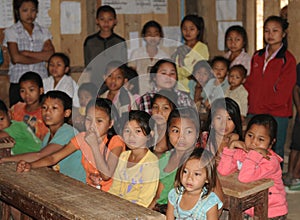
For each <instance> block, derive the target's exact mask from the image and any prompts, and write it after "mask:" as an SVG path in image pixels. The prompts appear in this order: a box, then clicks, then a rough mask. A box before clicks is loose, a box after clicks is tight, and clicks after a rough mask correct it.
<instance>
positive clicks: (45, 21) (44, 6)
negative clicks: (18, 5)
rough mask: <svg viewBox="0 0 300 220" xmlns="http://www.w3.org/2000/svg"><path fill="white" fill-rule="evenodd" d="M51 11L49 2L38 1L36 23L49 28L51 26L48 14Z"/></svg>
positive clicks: (45, 0)
mask: <svg viewBox="0 0 300 220" xmlns="http://www.w3.org/2000/svg"><path fill="white" fill-rule="evenodd" d="M50 9H51V0H43V1H39V11H38V14H37V17H36V21H37V22H38V23H39V24H40V25H42V26H44V27H47V28H49V27H50V26H51V18H50V16H49V14H48V12H49V10H50Z"/></svg>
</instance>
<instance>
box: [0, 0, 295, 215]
mask: <svg viewBox="0 0 300 220" xmlns="http://www.w3.org/2000/svg"><path fill="white" fill-rule="evenodd" d="M37 8H38V2H37V1H36V0H28V1H22V3H21V4H20V5H18V7H17V15H18V19H19V21H18V23H17V24H16V25H15V26H16V27H15V26H13V27H12V28H10V29H8V30H7V32H6V38H5V41H6V43H7V46H8V49H9V51H10V54H11V61H12V62H11V67H10V74H11V76H13V75H14V74H16V73H18V75H16V77H11V79H12V80H13V81H11V82H12V83H14V84H12V85H11V86H12V87H11V88H14V89H16V88H17V91H18V94H20V97H21V98H22V100H23V102H18V103H15V104H13V105H12V106H11V108H10V109H9V110H8V109H7V107H6V106H5V104H4V103H2V102H0V108H1V109H0V116H1V120H0V130H1V132H0V138H6V140H8V141H13V142H14V143H15V146H14V148H13V149H12V154H13V155H12V156H11V157H5V158H0V163H4V162H8V161H15V162H18V164H17V171H18V172H24V171H29V170H30V169H33V168H38V167H44V166H52V167H53V169H54V170H56V171H59V172H61V173H63V174H65V175H68V176H70V177H72V178H75V179H77V180H79V181H82V182H85V183H87V184H89V185H91V186H93V187H95V188H97V189H101V190H103V191H106V192H109V193H112V194H115V195H117V196H119V197H121V198H124V199H127V200H129V201H131V202H133V203H136V204H139V205H142V206H144V207H149V208H151V209H154V210H157V211H159V212H162V213H164V214H166V216H167V219H174V218H177V219H217V218H218V216H219V215H220V213H222V201H223V193H222V189H221V185H220V182H219V180H218V176H217V170H218V172H219V173H220V174H222V175H228V174H230V173H232V172H235V171H238V172H239V176H238V178H239V180H240V181H241V182H249V181H254V180H257V179H262V178H269V179H272V180H273V181H274V186H273V187H271V188H270V193H269V195H268V196H269V212H268V217H269V218H270V219H278V220H279V219H286V215H287V202H286V198H285V190H284V185H283V181H282V171H281V166H280V165H281V162H282V156H283V155H281V153H280V155H277V154H276V153H275V152H277V151H276V150H275V152H274V151H273V150H272V147H274V146H276V142H277V139H278V138H277V137H278V135H279V134H280V132H281V130H280V129H284V126H285V123H286V118H287V117H289V116H290V115H291V104H292V103H291V97H290V95H288V94H287V93H288V92H289V91H290V90H291V89H292V86H293V85H292V84H293V82H294V79H295V77H293V76H292V74H293V73H295V71H296V68H295V70H293V67H295V59H294V58H293V56H292V55H291V54H290V53H289V52H288V51H287V49H286V45H285V44H284V43H282V42H284V41H283V39H284V38H285V30H286V28H287V27H286V24H285V23H284V21H283V20H281V19H280V18H279V17H277V16H272V17H269V18H268V19H267V20H266V21H265V24H264V30H265V31H264V36H265V41H266V43H267V46H266V48H264V49H263V50H260V51H258V52H257V53H255V54H254V56H253V58H252V62H251V63H250V59H251V57H250V56H249V55H248V54H247V53H246V52H247V43H248V42H247V35H246V32H245V30H244V28H242V27H241V26H232V27H230V28H229V29H228V30H227V32H226V34H225V45H226V50H227V53H226V55H225V56H215V57H214V58H213V59H212V60H211V61H208V58H209V52H208V48H207V46H206V44H205V43H203V31H204V21H203V19H202V18H201V17H199V16H196V15H187V16H186V17H185V18H184V19H183V20H182V23H181V31H182V35H183V38H184V40H185V44H184V45H182V46H180V47H178V48H177V50H176V52H175V53H174V54H173V55H172V56H168V55H167V54H166V53H164V52H163V51H162V50H161V49H160V48H159V44H160V40H161V38H162V37H163V32H162V28H161V26H160V25H159V23H157V22H155V21H149V22H148V23H146V24H145V26H144V28H143V30H142V36H143V38H144V39H145V42H146V46H145V48H143V49H139V50H136V51H134V53H133V54H132V58H133V59H137V58H142V59H141V60H139V59H137V60H134V62H133V60H131V61H129V62H128V63H127V55H124V54H123V52H124V48H125V49H126V44H125V42H124V39H122V38H120V37H119V36H117V35H116V34H114V33H113V27H114V26H115V25H116V13H115V11H114V9H113V8H111V7H110V6H101V7H100V8H99V9H98V11H97V24H98V25H99V27H100V31H99V32H98V33H97V34H95V35H93V36H90V37H88V38H87V39H86V41H85V44H84V52H85V62H86V65H88V63H89V62H91V61H92V60H93V59H94V58H95V57H96V56H97V55H98V54H99V53H101V51H104V50H105V49H106V48H107V47H110V46H113V45H117V44H118V43H121V44H120V45H119V46H120V48H119V52H118V54H119V55H120V56H121V58H122V59H121V58H120V59H119V60H111V61H110V62H109V63H108V64H107V65H106V69H105V73H104V74H103V76H104V84H105V86H104V87H101V89H100V90H99V91H98V86H96V85H95V84H94V83H92V82H90V83H83V84H81V85H80V86H79V87H78V86H77V84H76V83H75V81H74V80H73V79H72V78H71V77H70V76H68V72H69V71H70V61H69V58H68V57H67V56H66V55H65V54H63V53H53V51H54V49H53V46H52V44H51V40H50V37H49V34H47V37H46V36H42V34H41V35H40V37H41V38H43V39H42V40H41V42H42V43H41V42H40V44H41V45H40V48H39V49H34V50H33V51H40V52H31V51H32V50H31V49H30V48H27V46H24V47H21V43H20V42H19V41H18V40H16V39H15V38H16V36H15V35H14V30H17V31H19V32H20V33H23V34H24V33H29V35H30V37H33V34H36V31H35V29H38V30H39V31H40V32H43V31H42V30H43V29H42V28H39V26H38V24H37V23H36V22H35V21H34V20H35V17H36V13H37ZM19 32H16V33H19ZM43 33H44V32H43ZM45 33H46V32H45ZM103 42H105V43H103ZM24 44H25V43H24ZM18 45H19V47H18ZM29 50H30V51H29ZM125 51H126V50H125ZM139 56H140V57H139ZM169 57H172V58H171V59H170V58H169ZM20 60H21V61H20ZM41 61H42V62H44V61H48V73H49V75H50V76H49V77H48V78H45V77H44V79H42V78H41V76H40V75H39V74H37V73H35V72H29V71H28V70H27V69H26V68H24V69H22V68H23V67H22V66H30V65H35V64H34V63H41ZM207 61H208V62H207ZM281 61H282V62H281ZM18 63H22V64H18ZM24 63H25V64H26V65H24ZM27 63H28V64H29V63H30V65H27ZM32 63H33V64H32ZM274 68H275V70H276V74H273V75H272V76H269V75H270V74H269V73H270V71H271V70H274ZM21 69H22V71H23V70H24V72H22V74H21ZM34 70H35V71H36V72H38V73H41V72H40V71H39V70H38V69H34ZM287 72H289V75H288V74H286V73H287ZM142 75H146V76H145V77H140V76H142ZM266 77H267V79H265V78H266ZM137 78H138V80H136V79H137ZM43 82H44V84H43ZM243 83H245V85H246V86H245V87H246V88H247V90H246V89H245V87H244V86H243ZM287 84H289V85H287ZM146 88H147V89H146ZM139 90H141V91H143V90H144V91H143V92H142V93H141V92H138V91H139ZM283 90H284V92H283ZM45 91H46V92H45ZM44 93H45V94H44ZM274 93H275V94H276V95H278V96H280V97H281V98H280V99H279V98H276V100H274V99H273V98H272V97H274V98H275V97H277V96H274ZM248 95H249V99H248ZM224 97H225V98H224ZM72 100H73V101H72ZM248 100H249V102H248ZM263 101H265V103H262V102H263ZM270 101H273V102H270ZM283 103H284V104H283ZM286 103H288V104H289V105H288V106H287V104H286ZM248 106H249V112H248ZM201 110H204V111H208V113H209V114H208V119H207V122H208V124H207V126H206V127H204V126H203V125H201V126H200V120H199V113H198V112H199V111H200V112H201ZM248 113H250V114H251V116H253V117H251V118H250V121H249V122H248V125H247V129H246V131H244V133H245V136H243V130H242V124H243V122H244V123H245V121H246V120H245V119H246V117H247V114H248ZM262 113H269V114H262ZM72 114H73V116H72ZM70 117H72V119H70ZM70 123H71V124H72V125H73V126H71V125H70ZM78 131H79V132H80V133H78ZM203 131H204V132H203ZM20 134H22V136H21V135H20ZM204 134H205V135H204ZM207 134H208V135H207ZM280 135H281V134H280ZM281 136H282V135H281ZM10 138H12V139H10ZM25 143H26V144H25ZM27 143H28V144H27ZM280 144H282V143H280ZM277 146H278V145H277ZM279 146H280V147H283V145H279ZM279 152H281V151H279ZM12 210H13V209H12ZM246 213H247V214H249V215H250V216H253V215H254V214H255V213H253V210H252V209H250V210H247V211H246ZM12 214H13V215H14V217H16V219H17V217H18V216H17V215H18V213H17V212H16V211H15V210H14V211H13V212H12Z"/></svg>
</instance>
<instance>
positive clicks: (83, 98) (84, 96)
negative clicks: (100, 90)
mask: <svg viewBox="0 0 300 220" xmlns="http://www.w3.org/2000/svg"><path fill="white" fill-rule="evenodd" d="M94 95H95V94H94ZM78 98H79V104H80V106H81V107H86V106H87V104H88V103H89V101H91V99H92V98H93V96H92V94H91V93H90V92H88V91H86V90H80V92H79V93H78Z"/></svg>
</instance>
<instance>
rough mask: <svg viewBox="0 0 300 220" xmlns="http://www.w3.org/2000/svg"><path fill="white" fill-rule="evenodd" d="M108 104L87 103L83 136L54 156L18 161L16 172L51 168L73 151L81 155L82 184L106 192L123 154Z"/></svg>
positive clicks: (94, 101) (99, 100) (95, 101)
mask: <svg viewBox="0 0 300 220" xmlns="http://www.w3.org/2000/svg"><path fill="white" fill-rule="evenodd" d="M112 114H115V112H113V110H112V103H111V101H110V100H108V99H101V98H99V99H96V100H91V101H90V102H89V104H88V105H87V108H86V120H85V126H86V129H87V132H81V133H79V134H78V135H76V136H75V137H74V138H72V139H71V141H70V142H69V143H68V144H67V145H66V146H65V147H63V148H61V149H60V150H58V151H56V152H55V153H54V154H51V155H49V156H46V157H43V158H41V159H39V160H36V161H33V162H30V163H29V162H25V161H24V160H21V161H20V162H19V163H18V165H17V171H18V172H24V171H29V170H30V169H32V168H38V167H45V166H50V165H54V164H56V163H57V162H59V161H60V160H62V159H63V158H65V157H67V156H68V155H70V154H72V153H73V152H75V151H76V150H80V151H81V153H82V159H81V162H82V165H83V167H84V169H85V172H86V182H87V183H88V184H89V185H91V186H94V187H100V186H101V189H102V190H103V191H108V190H109V188H110V186H111V184H112V179H111V177H112V175H113V173H114V170H115V168H116V166H117V163H118V158H119V155H120V154H121V152H122V151H124V150H125V144H124V143H123V141H122V140H121V138H120V137H119V136H117V135H114V133H113V132H114V131H113V128H112V126H113V123H114V121H113V120H112V117H113V116H112Z"/></svg>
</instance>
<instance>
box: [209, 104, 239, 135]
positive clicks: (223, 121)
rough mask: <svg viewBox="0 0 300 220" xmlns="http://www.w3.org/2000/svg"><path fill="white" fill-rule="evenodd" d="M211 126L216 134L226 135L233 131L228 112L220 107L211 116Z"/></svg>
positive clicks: (232, 123) (233, 126)
mask: <svg viewBox="0 0 300 220" xmlns="http://www.w3.org/2000/svg"><path fill="white" fill-rule="evenodd" d="M212 128H213V129H214V130H215V132H216V135H218V136H227V135H229V134H231V133H232V132H233V131H234V129H235V125H234V122H233V121H232V119H231V117H230V115H229V114H228V112H227V111H226V110H225V109H223V108H220V109H217V110H216V112H215V114H214V116H213V119H212Z"/></svg>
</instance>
